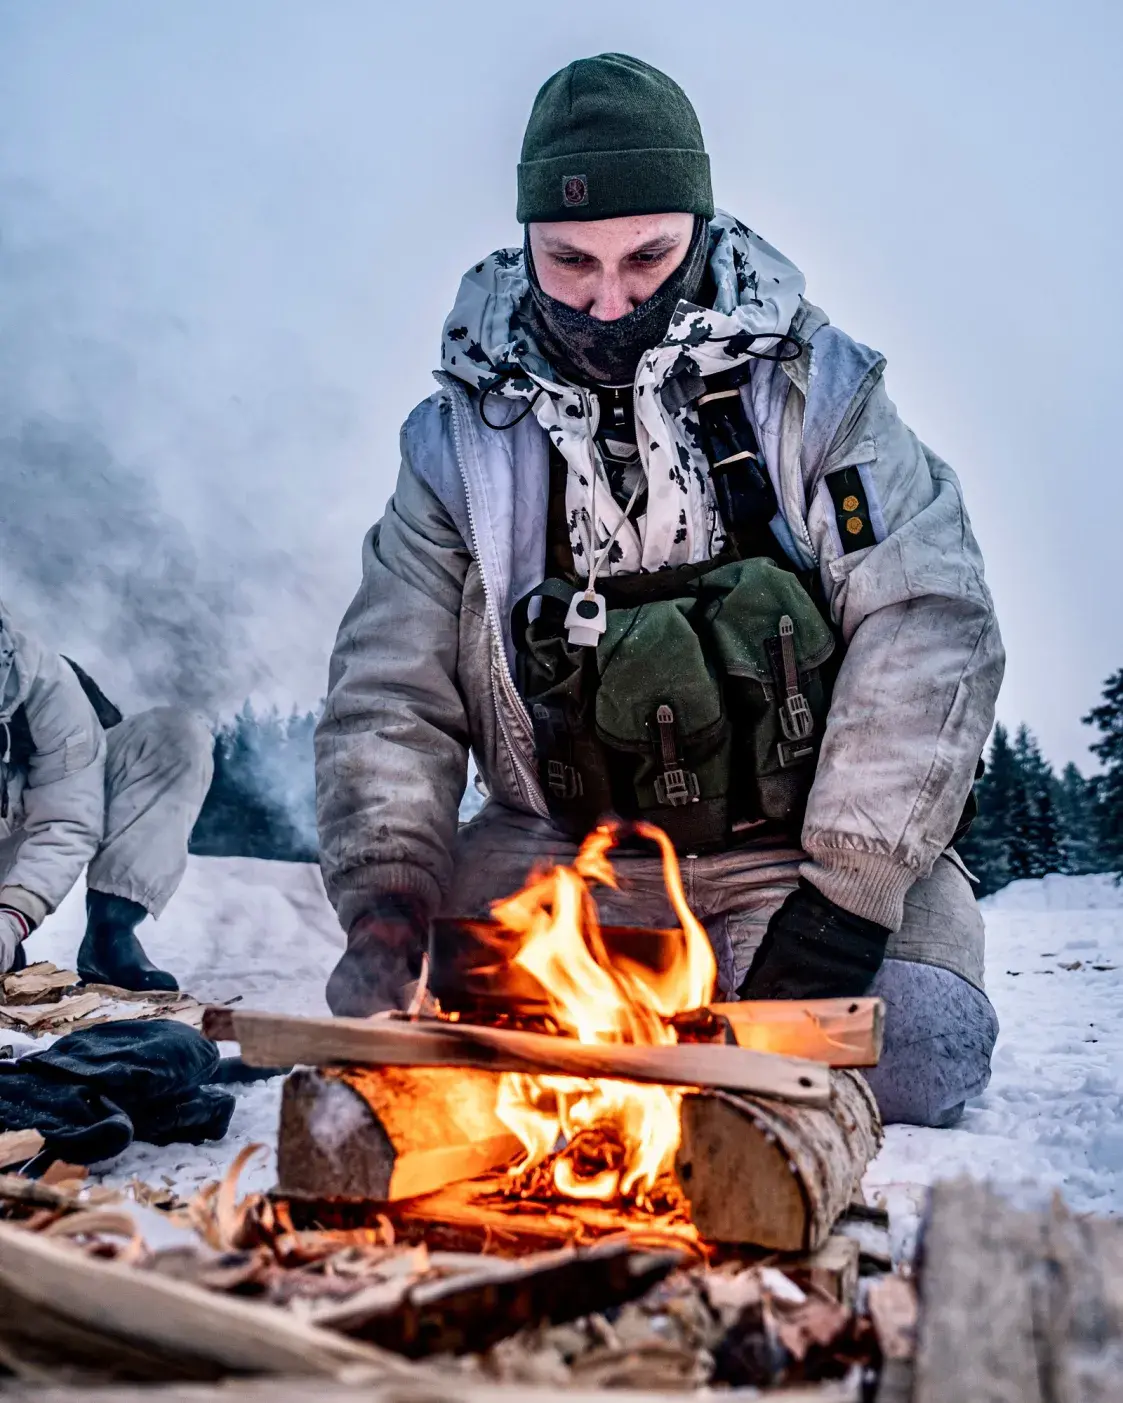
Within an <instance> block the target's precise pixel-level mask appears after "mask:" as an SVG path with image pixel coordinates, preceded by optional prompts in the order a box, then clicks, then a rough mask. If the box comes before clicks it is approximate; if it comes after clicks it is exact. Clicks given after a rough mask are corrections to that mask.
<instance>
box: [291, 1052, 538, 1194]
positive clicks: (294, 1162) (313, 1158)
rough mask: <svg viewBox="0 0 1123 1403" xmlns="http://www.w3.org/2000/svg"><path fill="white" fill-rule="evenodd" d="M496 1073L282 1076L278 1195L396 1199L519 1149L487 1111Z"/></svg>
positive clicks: (483, 1168) (503, 1161)
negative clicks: (284, 1078) (284, 1077)
mask: <svg viewBox="0 0 1123 1403" xmlns="http://www.w3.org/2000/svg"><path fill="white" fill-rule="evenodd" d="M498 1081H499V1079H498V1076H497V1075H496V1074H495V1073H492V1072H480V1071H471V1070H468V1069H465V1068H451V1067H382V1068H378V1069H374V1068H369V1069H368V1068H348V1069H336V1068H326V1069H322V1070H321V1069H304V1068H300V1069H298V1070H297V1071H295V1072H293V1073H292V1075H291V1076H290V1077H288V1078H287V1080H286V1081H285V1086H284V1092H283V1094H282V1097H281V1128H280V1137H279V1141H278V1145H277V1178H278V1188H279V1192H281V1193H282V1194H289V1195H299V1196H302V1197H309V1196H317V1197H320V1196H322V1197H325V1198H335V1197H339V1198H361V1199H387V1200H390V1199H399V1198H410V1197H413V1196H415V1195H417V1194H427V1193H432V1192H433V1191H434V1190H435V1189H439V1188H441V1187H442V1186H443V1185H445V1184H450V1183H454V1182H456V1181H457V1180H459V1179H470V1178H473V1177H474V1176H475V1175H477V1174H483V1173H486V1172H487V1171H489V1170H492V1169H497V1168H500V1167H501V1166H504V1165H507V1164H510V1163H511V1162H512V1161H513V1160H515V1159H517V1158H518V1157H519V1155H520V1154H521V1152H522V1145H521V1143H520V1141H519V1140H518V1138H517V1137H516V1136H515V1135H513V1134H512V1133H511V1131H510V1130H509V1129H508V1128H507V1127H506V1126H505V1125H504V1124H503V1122H502V1121H501V1120H500V1119H499V1118H498V1116H497V1115H496V1114H495V1098H496V1089H497V1086H498Z"/></svg>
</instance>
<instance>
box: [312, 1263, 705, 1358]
mask: <svg viewBox="0 0 1123 1403" xmlns="http://www.w3.org/2000/svg"><path fill="white" fill-rule="evenodd" d="M681 1261H682V1256H681V1254H679V1253H678V1252H640V1251H636V1249H635V1248H633V1247H632V1246H631V1245H630V1244H629V1243H627V1242H620V1241H619V1240H616V1241H613V1242H606V1243H602V1244H600V1245H598V1246H595V1247H590V1248H586V1249H583V1250H578V1249H576V1248H573V1247H566V1248H562V1249H561V1250H560V1251H556V1252H543V1253H538V1254H536V1255H535V1256H533V1257H529V1258H524V1259H522V1260H521V1261H518V1262H510V1261H503V1260H500V1259H496V1258H489V1257H481V1258H480V1262H479V1266H478V1267H477V1269H476V1270H475V1271H474V1272H472V1273H470V1274H467V1275H462V1276H458V1277H454V1278H452V1279H451V1280H447V1279H446V1280H437V1281H432V1282H422V1283H420V1284H418V1285H415V1286H409V1285H408V1283H407V1284H406V1285H405V1289H404V1291H403V1293H402V1298H401V1299H400V1301H399V1302H397V1303H396V1304H395V1305H394V1306H393V1307H392V1308H391V1309H389V1310H386V1309H380V1308H376V1309H375V1310H373V1311H368V1310H365V1309H364V1307H363V1302H362V1299H361V1294H362V1293H360V1296H358V1297H355V1298H353V1299H352V1300H350V1301H344V1302H341V1303H340V1304H339V1305H338V1306H336V1307H334V1308H333V1309H332V1312H331V1315H330V1316H329V1317H328V1318H326V1319H325V1317H324V1316H323V1315H322V1314H321V1315H319V1316H318V1323H319V1324H321V1325H324V1324H330V1325H331V1326H332V1328H334V1329H336V1330H340V1331H342V1332H343V1333H345V1334H347V1335H350V1336H352V1337H353V1338H359V1339H364V1340H370V1341H372V1342H373V1343H375V1344H378V1345H381V1346H383V1347H384V1348H387V1349H392V1350H394V1351H396V1352H397V1353H399V1354H405V1355H407V1356H409V1357H410V1358H414V1359H419V1358H422V1357H424V1356H426V1355H429V1354H445V1353H449V1354H463V1353H465V1352H466V1351H469V1350H472V1351H476V1350H484V1349H490V1348H491V1346H492V1345H494V1344H497V1343H498V1342H499V1341H500V1340H503V1339H506V1338H508V1336H510V1335H513V1334H515V1333H516V1332H517V1331H519V1330H521V1329H524V1328H526V1327H528V1326H535V1325H539V1324H542V1323H543V1322H547V1321H548V1322H550V1323H552V1324H560V1323H563V1322H565V1321H568V1320H575V1319H577V1318H578V1317H579V1316H582V1315H589V1314H591V1313H592V1312H594V1311H603V1310H607V1309H609V1308H610V1307H612V1306H620V1305H623V1304H624V1303H625V1302H626V1301H631V1300H635V1299H636V1298H637V1297H639V1296H642V1295H643V1294H644V1293H645V1292H646V1291H648V1290H650V1288H651V1287H653V1286H655V1285H656V1284H657V1283H658V1282H660V1281H662V1280H663V1278H664V1277H665V1276H667V1275H668V1273H669V1272H671V1271H673V1270H674V1268H675V1267H676V1266H678V1265H679V1263H680V1262H681Z"/></svg>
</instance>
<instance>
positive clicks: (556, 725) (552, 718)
mask: <svg viewBox="0 0 1123 1403" xmlns="http://www.w3.org/2000/svg"><path fill="white" fill-rule="evenodd" d="M531 716H532V720H533V722H534V744H535V749H536V750H537V751H538V757H539V763H540V773H541V775H542V781H543V783H544V785H545V787H546V789H547V790H548V791H549V792H550V794H552V795H553V797H554V798H555V799H559V800H562V801H568V800H573V799H580V798H581V796H582V795H583V794H584V792H585V785H584V781H583V780H582V778H581V771H580V770H579V769H578V768H577V767H576V765H573V764H572V763H570V762H571V760H572V758H573V745H572V738H571V737H570V735H569V732H568V729H567V728H566V725H565V722H564V720H563V719H562V718H561V717H559V716H558V715H557V713H556V712H553V711H551V708H550V707H547V706H543V705H542V704H541V703H540V702H539V703H536V704H535V706H534V707H533V708H532V709H531Z"/></svg>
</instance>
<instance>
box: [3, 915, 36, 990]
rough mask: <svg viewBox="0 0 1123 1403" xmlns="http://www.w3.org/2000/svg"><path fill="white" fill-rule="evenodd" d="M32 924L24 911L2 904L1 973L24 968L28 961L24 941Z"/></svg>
mask: <svg viewBox="0 0 1123 1403" xmlns="http://www.w3.org/2000/svg"><path fill="white" fill-rule="evenodd" d="M30 933H31V926H30V923H29V922H28V920H27V917H26V916H24V915H23V913H22V912H20V911H17V910H15V908H14V907H11V906H0V974H7V973H8V972H9V971H10V970H13V969H23V967H24V965H25V964H26V963H27V960H26V957H24V953H23V942H24V940H25V939H26V938H27V936H28V935H29V934H30Z"/></svg>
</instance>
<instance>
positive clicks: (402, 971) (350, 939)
mask: <svg viewBox="0 0 1123 1403" xmlns="http://www.w3.org/2000/svg"><path fill="white" fill-rule="evenodd" d="M428 932H429V922H428V920H427V918H426V915H425V912H424V910H423V908H422V906H421V903H420V902H419V901H418V899H417V898H416V897H413V896H400V895H396V894H388V895H386V896H382V897H379V898H378V900H377V901H376V902H374V903H372V905H371V907H370V909H369V910H368V911H367V912H366V914H365V915H362V916H360V917H359V919H358V920H357V921H356V922H355V924H354V925H353V926H352V927H351V930H350V933H349V934H348V936H347V949H346V950H345V951H344V953H343V956H342V958H341V959H340V961H339V963H338V964H337V965H336V967H335V968H334V969H333V970H332V972H331V976H330V978H329V979H328V987H327V1000H328V1007H329V1008H330V1009H331V1011H332V1013H334V1014H335V1016H336V1017H337V1018H369V1017H370V1015H371V1014H372V1013H382V1012H384V1011H385V1010H386V1009H403V1008H406V1007H407V1006H408V1004H409V998H408V996H407V994H406V992H405V991H406V986H407V985H410V984H413V983H415V982H416V981H417V979H418V978H419V977H420V974H421V959H422V956H423V955H424V953H425V945H426V941H427V939H428Z"/></svg>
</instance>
